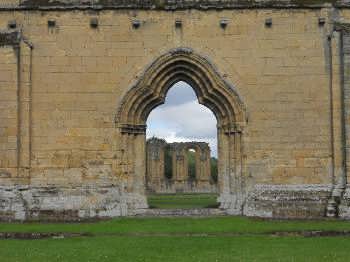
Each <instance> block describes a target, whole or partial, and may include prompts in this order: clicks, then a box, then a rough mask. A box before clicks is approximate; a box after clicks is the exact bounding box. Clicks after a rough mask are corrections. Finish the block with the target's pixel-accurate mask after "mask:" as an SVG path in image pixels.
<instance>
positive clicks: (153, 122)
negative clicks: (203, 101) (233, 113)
mask: <svg viewBox="0 0 350 262" xmlns="http://www.w3.org/2000/svg"><path fill="white" fill-rule="evenodd" d="M185 89H187V90H186V91H185ZM179 100H181V101H182V102H179ZM183 101H185V102H183ZM147 125H148V126H147V137H152V136H157V137H160V138H164V139H166V140H167V141H168V142H190V141H203V142H209V144H210V147H211V150H212V154H213V155H215V156H216V155H217V137H216V135H217V129H216V118H215V116H214V114H213V113H212V112H211V111H210V110H209V109H208V108H206V107H205V106H203V105H200V104H199V103H198V101H197V98H196V96H195V94H194V92H193V90H192V89H191V88H190V87H189V86H188V85H187V84H185V83H183V82H182V83H181V85H180V84H178V85H177V86H174V87H172V88H171V89H170V90H169V92H168V96H167V99H166V103H165V104H164V105H161V106H159V107H157V108H156V109H155V110H153V111H152V112H151V114H150V115H149V117H148V120H147Z"/></svg>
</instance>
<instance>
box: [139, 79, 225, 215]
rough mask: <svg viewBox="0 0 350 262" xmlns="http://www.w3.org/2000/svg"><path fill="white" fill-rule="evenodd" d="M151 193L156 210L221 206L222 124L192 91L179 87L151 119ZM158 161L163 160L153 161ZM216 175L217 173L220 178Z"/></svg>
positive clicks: (148, 178)
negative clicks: (219, 144) (219, 149)
mask: <svg viewBox="0 0 350 262" xmlns="http://www.w3.org/2000/svg"><path fill="white" fill-rule="evenodd" d="M146 123H147V130H146V139H147V142H146V159H147V161H146V166H147V172H146V192H147V196H148V203H149V206H150V207H152V208H186V209H188V208H209V207H216V206H218V203H217V197H218V195H217V193H218V183H217V182H218V179H214V178H213V176H212V174H211V171H212V170H213V169H215V167H212V166H211V164H212V161H211V160H212V159H217V120H216V118H215V116H214V114H213V113H212V112H211V110H210V109H208V108H207V107H205V106H203V105H201V104H199V102H198V98H197V96H196V93H195V91H194V90H193V88H192V86H190V85H189V84H188V83H186V82H184V81H179V82H177V83H175V84H173V85H172V86H171V87H170V88H169V90H168V92H167V94H166V98H165V103H164V104H163V105H161V106H158V107H157V108H155V109H154V110H153V111H152V112H151V113H150V115H149V116H148V119H147V122H146ZM154 155H157V156H158V157H157V158H155V157H152V156H154ZM214 175H215V173H214Z"/></svg>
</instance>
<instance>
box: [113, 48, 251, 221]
mask: <svg viewBox="0 0 350 262" xmlns="http://www.w3.org/2000/svg"><path fill="white" fill-rule="evenodd" d="M179 81H184V82H187V83H188V84H190V85H191V86H192V88H193V89H194V91H195V93H196V95H197V97H198V101H199V103H200V104H203V105H205V106H206V107H208V108H209V109H210V110H211V111H212V112H213V113H214V115H215V117H216V119H217V132H218V135H217V137H218V159H219V160H218V177H219V179H218V181H219V193H220V197H219V202H220V203H221V206H220V207H221V208H223V209H226V210H227V211H228V212H229V213H232V214H240V213H241V212H242V205H243V202H244V176H243V139H242V137H243V128H244V126H245V123H246V118H245V108H244V105H243V103H242V101H241V99H240V97H239V95H238V93H237V92H236V91H235V89H234V88H233V87H232V86H231V85H229V84H228V83H227V82H226V81H224V80H223V78H222V77H221V76H220V75H219V73H218V72H217V71H216V70H215V67H214V66H213V65H212V64H211V63H210V62H209V61H208V60H207V59H205V58H204V57H202V56H200V55H198V54H195V53H194V52H193V51H192V50H191V49H188V48H180V49H175V50H171V51H170V52H168V53H166V54H165V55H162V56H160V57H159V58H158V59H156V60H155V61H154V62H153V63H152V64H151V65H150V66H149V67H148V68H147V70H146V71H145V73H144V74H143V76H142V77H141V78H140V80H139V81H138V82H137V83H136V85H134V86H133V87H132V88H131V89H130V90H129V91H128V92H127V93H126V94H125V95H124V97H123V99H122V101H121V103H120V105H119V108H118V111H117V115H116V128H117V129H116V132H117V133H116V135H117V136H119V139H118V141H122V142H121V143H119V144H118V145H117V150H118V151H119V152H120V155H121V157H120V160H119V165H118V166H119V168H120V172H121V173H122V174H124V175H125V176H127V181H128V183H127V185H126V190H127V192H128V193H130V197H131V198H132V199H133V205H134V207H132V208H135V209H137V208H145V207H147V201H146V196H145V172H146V161H145V144H146V136H145V131H146V121H147V117H148V115H149V113H150V112H151V111H152V110H153V109H154V108H155V107H157V106H158V105H160V104H163V103H164V101H165V96H166V93H167V91H168V89H169V88H170V87H171V86H172V85H173V84H174V83H177V82H179Z"/></svg>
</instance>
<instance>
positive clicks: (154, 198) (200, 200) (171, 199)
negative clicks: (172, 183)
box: [148, 194, 218, 209]
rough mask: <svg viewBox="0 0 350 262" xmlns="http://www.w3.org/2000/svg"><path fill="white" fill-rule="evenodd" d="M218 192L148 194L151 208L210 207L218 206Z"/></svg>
mask: <svg viewBox="0 0 350 262" xmlns="http://www.w3.org/2000/svg"><path fill="white" fill-rule="evenodd" d="M217 197H218V196H217V195H216V194H155V195H149V196H148V205H149V206H150V207H151V208H161V209H169V208H186V209H187V208H209V207H217V206H218V204H217V200H216V199H217Z"/></svg>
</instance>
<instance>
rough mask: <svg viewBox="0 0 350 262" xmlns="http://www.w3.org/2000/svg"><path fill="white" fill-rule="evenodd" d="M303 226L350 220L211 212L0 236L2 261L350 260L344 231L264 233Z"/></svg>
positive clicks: (48, 226)
mask: <svg viewBox="0 0 350 262" xmlns="http://www.w3.org/2000/svg"><path fill="white" fill-rule="evenodd" d="M305 230H324V231H326V230H327V231H328V230H331V231H344V230H350V222H347V221H274V220H259V219H250V218H244V217H218V218H214V217H211V218H120V219H113V220H108V221H100V222H96V223H23V224H22V223H0V232H79V233H90V234H93V235H92V236H90V237H75V238H66V239H41V240H0V261H1V262H2V261H6V262H11V261H99V262H101V261H123V262H128V261H133V262H134V261H135V262H136V261H152V262H153V261H349V250H350V238H347V237H317V238H306V237H277V236H272V235H269V234H266V233H270V232H274V231H305ZM191 233H195V234H196V235H191ZM228 233H230V234H232V233H240V235H230V234H228Z"/></svg>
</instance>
